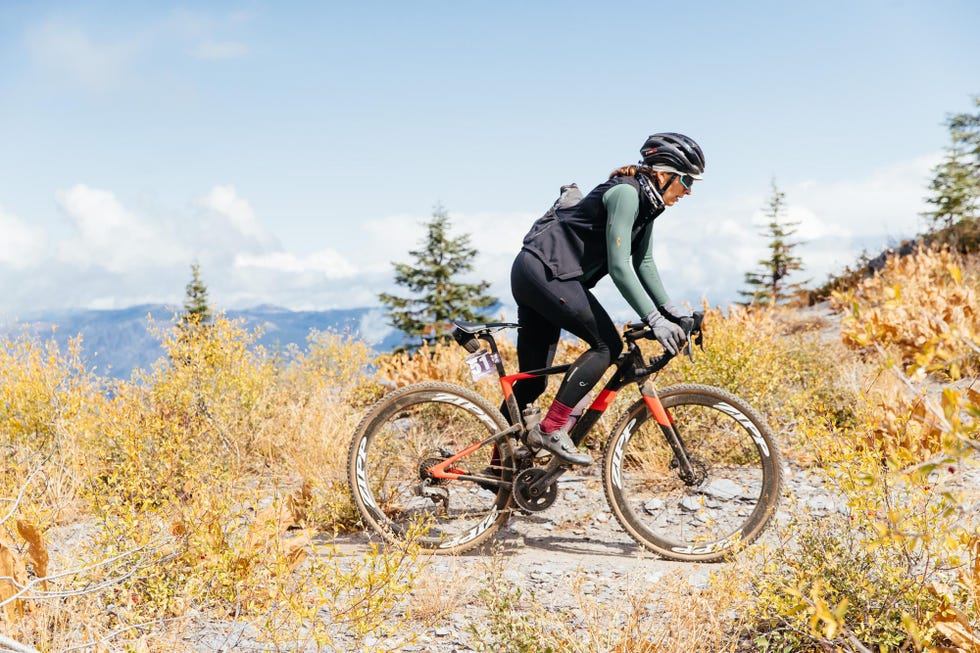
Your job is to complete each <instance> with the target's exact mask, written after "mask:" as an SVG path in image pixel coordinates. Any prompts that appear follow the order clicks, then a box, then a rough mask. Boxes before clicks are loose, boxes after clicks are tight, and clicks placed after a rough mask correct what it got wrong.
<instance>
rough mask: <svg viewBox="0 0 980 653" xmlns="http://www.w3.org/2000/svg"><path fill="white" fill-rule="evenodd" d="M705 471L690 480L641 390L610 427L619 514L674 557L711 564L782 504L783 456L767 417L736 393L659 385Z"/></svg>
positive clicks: (611, 484) (640, 537) (609, 469)
mask: <svg viewBox="0 0 980 653" xmlns="http://www.w3.org/2000/svg"><path fill="white" fill-rule="evenodd" d="M658 396H659V397H660V401H661V403H662V404H663V406H664V409H665V410H666V411H667V413H668V415H669V416H670V417H671V419H672V420H673V421H674V423H675V425H676V428H677V429H678V433H679V434H680V436H681V438H682V440H683V442H684V444H685V449H686V450H687V452H688V454H689V456H690V458H691V459H692V463H693V465H694V467H695V469H696V471H697V472H698V475H699V479H698V480H697V482H696V483H695V484H693V485H690V486H688V485H686V484H685V483H684V482H683V481H681V479H680V478H679V475H678V473H677V471H676V469H675V468H676V466H677V462H676V460H675V458H674V455H673V452H672V450H671V449H670V447H669V445H668V444H667V439H666V436H665V435H664V433H663V431H662V429H661V427H660V425H659V424H658V423H657V421H656V420H655V419H653V416H652V415H651V414H650V411H649V409H648V408H647V405H646V403H645V402H644V401H643V399H642V398H641V399H640V400H638V401H637V402H636V403H634V404H633V405H632V406H630V408H629V409H628V410H627V411H626V413H625V414H624V415H623V416H622V417H621V418H620V420H619V421H618V422H617V423H616V425H615V427H613V430H612V433H611V435H610V437H609V441H608V444H607V447H606V452H605V455H604V460H603V487H604V488H605V492H606V499H607V500H608V502H609V505H610V507H611V508H612V512H613V514H614V515H615V516H616V519H617V520H618V521H619V523H620V524H621V525H622V526H623V528H624V529H625V530H626V531H627V533H629V535H630V536H631V537H633V538H634V539H635V540H636V541H637V542H638V543H640V544H641V545H643V546H644V547H646V548H647V549H649V550H651V551H653V552H654V553H656V554H658V555H659V556H661V557H663V558H667V559H669V560H680V561H688V562H714V561H717V560H722V559H725V558H726V557H728V556H730V555H732V554H733V553H734V552H735V551H737V550H738V549H739V548H740V547H742V546H745V545H747V544H749V543H751V542H753V541H755V539H756V538H758V537H759V535H761V534H762V532H763V530H764V529H765V527H766V525H767V524H768V523H769V520H770V519H771V518H772V516H773V515H774V514H775V512H776V508H777V507H778V505H779V499H780V488H781V485H782V462H781V460H780V454H779V449H778V446H777V443H776V441H775V438H774V437H773V434H772V432H771V431H770V429H769V427H768V426H767V425H766V423H765V421H764V420H763V419H762V418H761V417H760V416H759V414H758V413H756V411H755V410H753V409H752V408H751V407H750V406H749V405H748V404H746V403H745V402H744V401H743V400H742V399H740V398H738V397H736V396H735V395H733V394H732V393H730V392H727V391H725V390H722V389H721V388H716V387H712V386H707V385H701V384H683V385H677V386H672V387H669V388H666V389H664V390H663V391H661V392H658Z"/></svg>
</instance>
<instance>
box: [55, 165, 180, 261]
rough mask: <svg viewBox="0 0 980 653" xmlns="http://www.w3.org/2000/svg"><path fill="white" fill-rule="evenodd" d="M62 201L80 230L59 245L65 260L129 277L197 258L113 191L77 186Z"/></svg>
mask: <svg viewBox="0 0 980 653" xmlns="http://www.w3.org/2000/svg"><path fill="white" fill-rule="evenodd" d="M57 199H58V206H59V207H60V208H61V210H62V212H63V213H64V214H65V216H66V217H67V218H68V219H69V221H70V222H71V223H72V225H73V227H74V228H75V232H76V234H75V235H74V237H72V238H69V239H68V240H66V241H63V242H61V243H60V244H59V246H58V258H59V259H60V260H61V261H63V262H66V263H70V264H75V265H79V266H82V267H89V266H92V267H100V268H103V269H105V270H107V271H109V272H112V273H116V274H124V273H128V272H131V271H133V270H135V269H140V268H153V267H159V266H168V265H174V264H177V263H180V262H183V261H188V260H190V258H191V255H190V250H189V249H188V248H187V247H186V246H185V245H184V244H183V243H180V242H178V241H177V240H176V239H175V238H174V237H173V236H172V235H171V234H168V233H167V232H166V231H164V230H163V229H162V228H161V225H159V224H154V223H153V222H152V221H150V220H147V219H144V218H142V217H140V216H138V215H136V214H134V213H132V212H130V211H129V210H127V209H126V208H125V207H124V206H123V205H122V204H121V203H120V202H119V200H118V199H117V198H116V196H115V195H113V194H112V193H111V192H109V191H106V190H100V189H98V188H90V187H89V186H86V185H84V184H77V185H75V186H73V187H71V188H70V189H68V190H66V191H60V192H59V193H58V194H57Z"/></svg>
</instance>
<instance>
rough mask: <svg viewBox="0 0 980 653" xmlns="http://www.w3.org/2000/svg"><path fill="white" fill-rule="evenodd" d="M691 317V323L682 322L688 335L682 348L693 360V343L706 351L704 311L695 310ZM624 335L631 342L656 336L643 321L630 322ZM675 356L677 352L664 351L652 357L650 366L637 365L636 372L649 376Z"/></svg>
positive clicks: (682, 351) (639, 374) (638, 374)
mask: <svg viewBox="0 0 980 653" xmlns="http://www.w3.org/2000/svg"><path fill="white" fill-rule="evenodd" d="M691 317H692V318H693V320H692V321H691V322H690V324H685V323H684V322H686V321H682V323H681V327H682V328H683V329H684V334H685V335H686V336H687V342H686V343H685V345H684V349H682V350H681V353H685V354H687V355H688V357H690V359H691V360H692V361H693V360H694V348H693V347H692V346H691V344H692V343H693V344H695V345H697V346H698V347H700V348H701V351H704V330H703V323H704V311H695V312H694V313H693V314H692V316H691ZM623 337H624V338H626V340H627V341H630V342H635V341H637V340H642V339H644V338H648V339H651V340H652V339H653V338H654V336H653V329H651V328H650V327H648V326H647V325H646V324H645V323H643V322H630V323H629V324H627V325H626V330H625V331H624V332H623ZM674 356H675V354H671V353H670V352H669V351H664V353H663V354H661V355H660V356H658V357H656V358H652V359H650V364H649V365H648V366H644V367H637V368H636V369H635V370H634V373H635V374H636V375H637V376H647V375H649V374H653V373H654V372H659V371H660V370H662V369H663V368H664V367H666V365H667V363H669V362H670V361H671V359H673V358H674Z"/></svg>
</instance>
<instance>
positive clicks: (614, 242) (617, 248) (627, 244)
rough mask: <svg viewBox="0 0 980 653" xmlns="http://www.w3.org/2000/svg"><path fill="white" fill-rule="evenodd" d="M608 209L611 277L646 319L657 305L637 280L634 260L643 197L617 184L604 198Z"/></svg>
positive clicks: (607, 247)
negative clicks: (633, 251) (632, 254)
mask: <svg viewBox="0 0 980 653" xmlns="http://www.w3.org/2000/svg"><path fill="white" fill-rule="evenodd" d="M602 203H603V204H604V205H605V207H606V216H607V217H606V259H607V260H608V263H609V276H610V277H612V280H613V283H615V284H616V288H617V289H618V290H619V292H620V294H621V295H622V296H623V299H625V300H626V301H627V303H629V305H630V306H631V307H632V308H633V310H634V311H636V313H637V315H639V316H640V317H644V316H646V315H648V314H650V312H651V311H653V310H654V303H653V299H651V296H650V295H649V294H648V293H647V291H646V289H645V288H644V285H643V284H641V283H640V279H639V278H638V277H637V269H634V267H633V263H632V260H631V256H630V249H631V247H632V235H633V223H635V222H636V216H637V215H638V214H639V211H640V196H639V194H638V193H637V191H636V189H635V188H633V187H632V186H630V185H629V184H616V185H615V186H613V187H612V188H610V189H609V190H607V191H606V192H605V194H603V196H602Z"/></svg>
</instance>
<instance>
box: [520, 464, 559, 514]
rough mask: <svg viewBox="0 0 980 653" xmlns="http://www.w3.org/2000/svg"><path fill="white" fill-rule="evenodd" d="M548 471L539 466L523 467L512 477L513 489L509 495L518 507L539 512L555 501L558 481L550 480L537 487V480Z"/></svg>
mask: <svg viewBox="0 0 980 653" xmlns="http://www.w3.org/2000/svg"><path fill="white" fill-rule="evenodd" d="M547 475H548V472H546V471H545V470H544V469H542V468H540V467H531V468H529V469H525V470H524V471H523V472H521V473H520V474H518V475H517V476H516V477H515V478H514V489H513V491H512V494H511V496H512V497H513V498H514V503H516V504H517V507H518V508H521V509H522V510H527V511H528V512H540V511H542V510H545V509H546V508H548V507H549V506H551V504H553V503H554V502H555V499H556V498H557V497H558V483H557V482H556V481H552V482H551V484H550V485H547V486H545V487H537V482H538V481H540V480H541V479H542V478H544V477H546V476H547Z"/></svg>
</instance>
